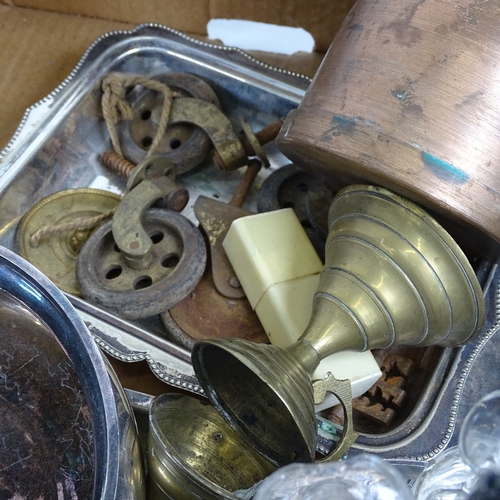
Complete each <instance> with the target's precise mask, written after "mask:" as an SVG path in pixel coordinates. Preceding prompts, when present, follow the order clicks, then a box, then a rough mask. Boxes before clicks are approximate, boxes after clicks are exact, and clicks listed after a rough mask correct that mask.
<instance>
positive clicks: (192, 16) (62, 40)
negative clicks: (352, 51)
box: [0, 0, 354, 149]
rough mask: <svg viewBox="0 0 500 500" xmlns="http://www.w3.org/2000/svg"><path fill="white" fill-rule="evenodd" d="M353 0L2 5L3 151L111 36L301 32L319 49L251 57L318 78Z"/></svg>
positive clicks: (8, 0) (12, 0) (23, 1)
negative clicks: (153, 28) (261, 27)
mask: <svg viewBox="0 0 500 500" xmlns="http://www.w3.org/2000/svg"><path fill="white" fill-rule="evenodd" d="M353 3H354V0H334V1H332V2H322V1H321V0H313V1H310V2H302V1H301V0H294V1H288V0H276V1H274V2H270V1H269V0H252V1H249V2H244V1H242V0H239V1H238V0H143V1H138V0H135V1H134V0H87V1H83V0H81V1H73V0H72V1H68V0H0V44H1V45H0V46H1V47H2V50H1V51H0V68H1V75H2V76H1V78H0V95H1V96H2V97H1V98H0V116H1V121H2V127H1V128H0V149H2V148H3V147H4V146H5V145H6V144H7V143H8V141H9V140H10V138H11V137H12V135H13V134H14V132H15V130H16V128H17V127H18V125H19V123H20V121H21V119H22V117H23V115H24V112H25V110H26V109H27V108H28V107H29V106H31V105H33V104H35V103H36V102H37V101H39V100H40V99H42V98H43V97H45V96H46V95H47V94H49V93H50V92H51V91H52V90H53V89H55V88H56V87H57V86H58V85H59V84H60V83H61V82H62V81H63V80H64V79H65V78H66V76H68V74H69V73H70V72H71V70H72V69H73V68H74V67H75V65H76V64H77V63H78V61H79V59H80V58H81V57H82V55H83V54H84V52H85V50H86V49H87V47H88V46H89V45H90V44H91V43H92V42H93V41H94V40H95V39H96V38H98V37H99V36H101V35H103V34H104V33H106V32H109V31H112V30H130V29H132V28H134V27H135V26H137V25H138V24H141V23H147V22H151V23H159V24H163V25H166V26H169V27H171V28H174V29H176V30H179V31H182V32H183V33H186V34H189V35H192V36H194V37H198V38H203V37H205V38H206V36H207V29H206V26H207V23H208V21H209V20H210V19H212V18H227V19H246V20H252V21H260V22H267V23H272V24H278V25H286V26H294V27H297V26H300V27H302V28H304V29H305V30H307V31H309V32H310V33H311V35H312V36H313V37H314V39H315V42H316V51H315V52H314V53H312V54H311V53H297V54H294V55H293V56H282V55H279V54H271V53H264V52H257V53H256V52H252V55H254V56H255V57H257V58H258V59H261V60H263V61H265V62H267V63H269V64H272V65H275V66H279V67H282V68H284V69H288V70H291V71H294V72H297V73H302V74H305V75H308V76H313V75H314V73H315V71H316V69H317V68H318V66H319V64H320V62H321V60H322V58H323V55H324V53H325V52H326V50H327V49H328V46H329V45H330V42H331V41H332V39H333V37H334V35H335V33H336V32H337V30H338V28H339V27H340V25H341V23H342V21H343V19H344V17H345V16H346V14H347V12H348V11H349V9H350V7H351V6H352V5H353Z"/></svg>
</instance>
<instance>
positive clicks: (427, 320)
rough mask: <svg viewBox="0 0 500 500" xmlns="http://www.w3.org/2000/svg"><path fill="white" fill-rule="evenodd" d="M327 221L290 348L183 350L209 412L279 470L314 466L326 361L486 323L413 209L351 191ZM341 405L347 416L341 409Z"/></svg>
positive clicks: (384, 194)
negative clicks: (315, 385)
mask: <svg viewBox="0 0 500 500" xmlns="http://www.w3.org/2000/svg"><path fill="white" fill-rule="evenodd" d="M328 222H329V235H328V239H327V243H326V262H325V266H324V269H323V271H322V273H321V277H320V283H319V286H318V289H317V291H316V293H315V295H314V299H313V311H312V315H311V319H310V322H309V324H308V326H307V327H306V329H305V331H304V333H303V334H302V336H301V337H300V339H299V340H298V341H297V342H295V343H293V344H291V345H290V346H289V347H287V348H286V349H279V348H277V347H275V346H266V345H262V344H254V345H252V344H251V343H249V342H245V341H244V340H239V339H238V340H236V339H231V340H228V339H222V340H213V341H201V342H199V343H197V344H195V346H194V347H193V351H192V361H193V367H194V369H195V372H196V374H197V376H198V379H199V380H200V383H201V385H202V386H203V388H204V390H205V392H206V394H207V395H208V397H209V398H210V399H211V400H212V402H213V403H214V405H215V407H216V408H217V409H218V410H219V411H220V412H221V414H222V415H224V416H225V418H226V419H227V420H228V422H229V423H230V424H231V425H232V426H233V427H234V428H235V429H237V430H238V431H239V432H241V433H242V434H243V435H245V436H246V437H247V439H248V440H249V442H251V443H254V444H255V446H256V448H257V449H258V450H260V451H261V452H262V453H264V455H265V456H266V457H268V458H269V459H271V460H273V461H275V462H276V463H278V464H280V465H282V464H284V463H287V462H291V461H307V460H310V461H311V460H313V459H314V453H313V451H314V447H315V442H316V433H315V428H316V426H315V420H314V406H313V402H314V399H313V390H312V385H311V377H312V374H313V373H314V370H315V369H316V368H317V366H318V364H319V362H320V361H321V360H322V359H324V358H325V357H326V356H328V355H330V354H333V353H335V352H340V351H344V350H354V351H364V350H367V349H374V348H377V347H388V346H391V345H397V344H406V345H420V346H423V345H434V344H437V345H442V346H455V345H459V344H462V343H465V342H467V341H469V340H472V339H473V338H474V337H476V336H477V335H478V334H479V332H480V331H481V328H482V326H483V324H484V319H485V304H484V298H483V295H482V290H481V287H480V285H479V282H478V280H477V277H476V276H475V274H474V272H473V270H472V267H471V265H470V264H469V262H468V261H467V259H466V257H465V255H464V254H463V252H462V251H461V250H460V248H459V247H458V245H457V244H456V243H455V242H454V241H453V239H452V238H451V237H450V236H449V235H448V234H447V233H446V231H444V229H443V228H442V227H441V226H440V225H439V224H438V223H437V222H436V221H435V220H434V219H433V218H431V217H430V216H429V215H428V214H427V213H426V212H425V211H424V210H422V209H421V208H420V207H418V206H416V205H415V204H413V203H412V202H410V201H408V200H406V199H404V198H401V197H400V196H398V195H396V194H394V193H392V192H391V191H388V190H386V189H383V188H377V187H372V186H362V185H359V186H351V187H348V188H345V189H344V190H342V191H340V192H339V193H338V194H337V195H336V196H335V198H334V200H333V202H332V204H331V206H330V210H329V220H328ZM221 366H224V370H220V367H221ZM324 389H325V387H324ZM339 395H340V396H341V397H343V398H344V401H345V400H346V399H349V400H350V395H346V394H339ZM316 402H317V401H316ZM343 406H344V409H347V411H349V410H350V401H349V403H348V404H347V405H346V404H344V403H343ZM351 419H352V414H347V415H346V421H347V424H346V426H347V429H348V432H345V433H344V435H343V441H341V442H340V443H339V448H341V447H342V446H343V445H344V443H346V442H348V441H349V440H350V439H351V436H349V434H350V432H349V429H350V427H349V426H350V424H349V420H351ZM351 431H352V428H351Z"/></svg>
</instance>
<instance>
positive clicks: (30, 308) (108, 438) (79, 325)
mask: <svg viewBox="0 0 500 500" xmlns="http://www.w3.org/2000/svg"><path fill="white" fill-rule="evenodd" d="M0 309H1V315H0V317H1V320H0V330H1V335H2V349H1V350H0V379H1V380H2V389H1V393H0V400H1V403H0V415H1V417H2V425H0V455H1V457H2V458H1V460H0V462H1V463H0V465H1V466H2V467H1V477H2V481H1V485H0V496H1V497H2V498H21V497H22V498H55V497H56V496H57V498H67V499H70V498H92V499H99V498H109V499H121V498H134V499H143V498H145V480H144V472H143V461H142V460H143V459H142V453H141V448H140V442H139V437H138V433H137V426H136V421H135V418H134V415H133V412H132V409H131V406H130V405H129V402H128V399H127V397H126V395H125V392H124V390H123V388H122V386H121V384H120V382H119V381H118V378H117V377H116V374H115V373H114V371H113V369H112V368H111V366H110V365H109V363H107V362H106V361H105V358H104V357H103V355H102V353H101V352H100V351H99V349H98V348H97V346H96V344H95V342H94V341H93V338H92V336H91V335H90V333H89V331H88V330H87V328H86V327H85V325H84V323H83V321H82V320H81V318H80V317H79V315H78V314H77V312H76V311H75V309H74V308H73V307H72V305H71V304H70V303H69V301H68V300H67V299H66V297H65V296H64V295H63V294H62V293H61V292H60V291H59V289H58V288H57V287H55V286H54V285H53V284H52V282H51V281H49V280H48V279H47V278H46V277H45V276H44V275H43V274H41V273H40V272H39V271H38V270H37V269H35V268H34V267H33V266H32V265H31V264H29V263H28V262H27V261H25V260H24V259H22V258H21V257H19V256H18V255H16V254H15V253H14V252H12V251H10V250H8V249H6V248H4V247H1V246H0ZM19 495H20V496H19Z"/></svg>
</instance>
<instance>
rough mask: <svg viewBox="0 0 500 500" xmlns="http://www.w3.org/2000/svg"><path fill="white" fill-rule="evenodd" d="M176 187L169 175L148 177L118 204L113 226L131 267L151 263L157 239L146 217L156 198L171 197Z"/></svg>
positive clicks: (144, 265)
mask: <svg viewBox="0 0 500 500" xmlns="http://www.w3.org/2000/svg"><path fill="white" fill-rule="evenodd" d="M174 190H175V185H173V184H172V181H171V180H170V179H169V178H168V177H164V176H162V177H158V178H156V179H145V180H143V181H141V182H139V183H138V184H137V185H136V186H135V187H134V188H133V189H132V190H131V191H129V192H128V193H127V194H126V195H125V196H124V197H123V199H122V201H121V202H120V204H119V205H118V207H117V209H116V212H115V215H114V217H113V221H112V226H111V227H112V231H113V238H114V240H115V242H116V245H117V246H118V248H119V249H120V251H121V252H122V253H123V256H124V258H125V260H126V261H127V264H128V265H129V266H130V267H132V268H134V269H143V268H147V267H149V265H150V264H151V259H152V255H151V249H152V247H153V244H154V242H153V241H152V240H151V237H150V236H149V235H148V234H147V232H146V230H145V229H144V227H143V223H142V218H143V215H144V212H145V211H146V210H147V209H148V208H149V207H150V206H151V205H152V204H153V203H154V202H155V201H156V200H159V199H161V198H168V196H169V195H170V194H171V193H172V192H173V191H174ZM186 202H187V199H186Z"/></svg>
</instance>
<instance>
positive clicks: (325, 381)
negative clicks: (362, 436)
mask: <svg viewBox="0 0 500 500" xmlns="http://www.w3.org/2000/svg"><path fill="white" fill-rule="evenodd" d="M312 385H313V393H314V404H319V403H321V402H322V401H323V400H324V399H325V396H326V393H328V392H330V393H331V394H333V395H334V396H336V397H337V399H338V400H339V401H340V404H341V405H342V408H343V409H344V428H343V431H342V436H340V440H339V442H338V443H337V446H336V447H335V448H334V449H333V450H332V451H331V452H330V453H328V455H326V456H325V457H324V458H322V459H319V460H317V462H333V461H335V460H340V459H341V458H342V457H343V456H344V455H345V454H346V453H347V451H348V450H349V448H351V446H352V445H353V443H354V442H355V441H356V439H357V437H358V433H357V432H355V431H354V428H353V424H352V420H353V418H352V391H351V382H350V381H349V380H338V379H336V378H335V377H334V376H333V374H332V373H331V372H328V373H327V374H326V375H325V376H324V377H323V378H322V379H320V380H315V381H314V382H313V384H312Z"/></svg>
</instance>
